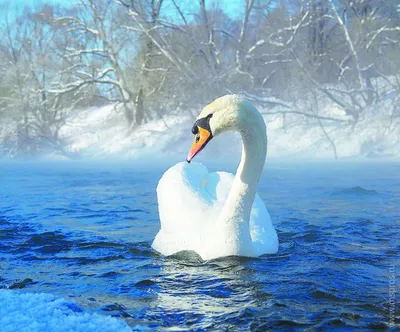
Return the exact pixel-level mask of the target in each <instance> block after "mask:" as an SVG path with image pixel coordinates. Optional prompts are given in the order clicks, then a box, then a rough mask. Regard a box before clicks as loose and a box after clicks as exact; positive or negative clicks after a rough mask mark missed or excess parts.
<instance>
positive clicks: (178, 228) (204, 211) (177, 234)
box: [152, 162, 220, 255]
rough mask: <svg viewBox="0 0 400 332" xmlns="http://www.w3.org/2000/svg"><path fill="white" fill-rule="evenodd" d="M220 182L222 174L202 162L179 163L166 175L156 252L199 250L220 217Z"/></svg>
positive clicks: (160, 186)
mask: <svg viewBox="0 0 400 332" xmlns="http://www.w3.org/2000/svg"><path fill="white" fill-rule="evenodd" d="M218 183H219V176H218V174H217V173H208V170H207V168H206V167H205V166H204V165H202V164H199V163H191V164H190V165H189V164H187V163H185V162H182V163H178V164H176V165H175V166H173V167H171V168H170V169H168V170H167V171H166V172H165V173H164V175H163V176H162V177H161V179H160V181H159V183H158V186H157V198H158V209H159V215H160V223H161V229H160V231H159V233H158V234H157V236H156V238H155V239H154V242H153V245H152V247H153V248H154V249H155V250H157V251H159V252H161V253H162V254H163V255H171V254H173V253H176V252H178V251H182V250H195V251H198V248H199V247H201V244H202V242H203V240H202V239H203V238H204V237H205V236H207V230H208V231H209V230H210V229H211V228H210V225H211V224H212V223H213V222H215V220H216V219H217V217H218V215H219V205H218V204H216V201H217V198H218V197H219V196H220V195H219V191H220V190H219V189H218V190H217V188H219V187H218ZM203 243H204V242H203Z"/></svg>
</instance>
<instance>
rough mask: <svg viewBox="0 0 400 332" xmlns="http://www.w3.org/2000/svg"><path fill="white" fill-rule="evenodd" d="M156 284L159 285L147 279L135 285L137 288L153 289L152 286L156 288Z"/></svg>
mask: <svg viewBox="0 0 400 332" xmlns="http://www.w3.org/2000/svg"><path fill="white" fill-rule="evenodd" d="M156 284H157V283H156V282H154V281H153V280H151V279H145V280H141V281H138V282H137V283H136V284H135V287H151V286H154V285H156Z"/></svg>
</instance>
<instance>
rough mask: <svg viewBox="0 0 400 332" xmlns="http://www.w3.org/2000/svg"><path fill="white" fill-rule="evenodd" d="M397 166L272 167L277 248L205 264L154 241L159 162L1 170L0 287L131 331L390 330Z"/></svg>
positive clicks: (267, 182) (269, 190)
mask: <svg viewBox="0 0 400 332" xmlns="http://www.w3.org/2000/svg"><path fill="white" fill-rule="evenodd" d="M399 166H400V165H399V164H380V163H370V164H364V163H359V164H348V163H335V164H314V165H290V164H269V165H268V166H267V168H266V170H265V172H264V174H263V176H262V179H261V181H260V185H259V194H260V196H261V197H262V199H263V200H264V202H265V203H266V205H267V207H268V209H269V212H270V214H271V217H272V220H273V221H274V224H275V226H276V229H277V232H278V235H279V239H280V249H279V252H278V253H277V254H275V255H266V256H263V257H260V258H252V259H249V258H237V257H228V258H224V259H218V260H213V261H209V262H202V261H200V260H199V259H197V258H196V257H195V256H193V255H187V257H186V256H185V255H178V256H176V257H170V258H166V257H162V256H160V255H158V254H157V253H156V252H154V251H153V250H152V249H151V242H152V240H153V238H154V236H155V234H156V232H157V231H158V228H159V219H158V212H157V199H156V194H155V188H156V185H157V182H158V179H159V178H160V176H161V175H162V173H163V171H164V170H165V168H164V167H159V169H157V168H155V169H148V168H145V167H142V168H141V169H139V168H135V167H134V166H132V165H129V164H123V165H116V164H115V165H101V164H100V163H99V164H97V165H81V164H62V163H51V164H35V163H25V164H3V165H1V168H0V288H11V289H14V290H15V292H46V293H52V294H55V295H57V296H61V297H64V298H72V299H73V300H74V301H76V302H77V303H78V305H79V306H80V307H81V308H83V309H84V310H88V311H91V312H97V313H102V314H104V315H113V316H117V317H121V319H124V320H125V321H126V322H127V323H128V324H129V325H130V326H131V327H132V329H133V330H139V329H143V330H146V329H148V330H154V329H158V330H164V329H168V328H171V329H172V330H174V329H179V328H181V329H183V330H204V329H211V330H232V329H238V330H239V329H244V330H249V329H250V330H254V331H265V330H275V329H279V328H281V329H309V330H313V329H314V328H323V329H327V328H329V327H341V328H345V327H347V328H348V329H349V330H351V329H353V328H364V329H385V328H387V327H388V324H389V320H390V317H391V316H390V313H389V304H388V298H389V274H390V271H391V270H390V269H392V270H393V265H395V269H396V272H397V280H399V279H398V272H399V266H398V264H399V258H398V257H399V252H400V249H399V242H398V240H399V234H400V232H399V230H400V167H399ZM398 282H399V281H398ZM397 297H398V294H397ZM395 310H396V312H395V314H396V315H397V319H398V315H399V311H398V308H395ZM392 316H393V315H392ZM397 323H398V320H397Z"/></svg>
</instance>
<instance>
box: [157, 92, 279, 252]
mask: <svg viewBox="0 0 400 332" xmlns="http://www.w3.org/2000/svg"><path fill="white" fill-rule="evenodd" d="M198 121H200V122H198ZM199 123H202V124H201V126H204V128H203V127H201V126H200V125H199ZM195 126H196V127H194V129H196V128H197V129H198V128H200V129H201V130H200V129H198V130H194V131H193V133H194V134H195V135H196V139H195V142H194V143H193V147H192V149H191V150H190V153H189V155H188V158H189V159H188V160H189V161H190V160H191V159H192V158H193V157H194V156H195V155H196V154H197V153H198V152H199V151H200V150H201V149H202V148H204V146H205V145H206V144H207V142H208V141H206V140H205V139H207V137H211V138H212V137H213V136H214V137H215V136H217V135H219V134H221V133H223V132H226V131H230V130H234V131H237V132H239V133H240V135H241V137H242V143H243V146H242V158H241V161H240V164H239V167H238V169H237V172H236V176H235V177H233V175H232V174H229V173H225V172H216V173H208V170H207V168H206V167H205V166H203V165H201V164H197V163H192V164H190V165H188V164H186V163H179V164H177V165H175V166H173V167H171V168H170V169H169V170H168V171H167V172H165V174H164V175H163V176H162V178H161V180H160V182H159V184H158V187H157V196H158V204H159V214H160V221H161V229H160V231H159V233H158V234H157V236H156V238H155V239H154V242H153V245H152V246H153V248H154V249H155V250H157V251H158V252H160V253H161V254H163V255H172V254H174V253H177V252H179V251H183V250H193V251H195V252H196V253H197V254H199V255H200V256H201V257H202V258H203V259H212V258H217V257H222V256H230V255H236V256H248V257H255V256H259V255H262V254H267V253H275V252H276V251H277V250H278V245H279V244H278V237H277V235H276V232H275V229H274V227H273V225H272V223H271V218H270V216H269V214H268V211H267V209H266V208H265V206H264V203H263V202H262V200H261V199H260V197H259V196H258V195H257V184H258V181H259V178H260V175H261V172H262V170H263V167H264V163H265V157H266V154H267V133H266V126H265V123H264V119H263V117H262V116H261V114H260V113H259V112H258V111H257V109H256V108H255V107H254V106H253V105H252V104H251V103H250V102H249V101H247V100H245V99H244V98H243V97H240V96H237V95H226V96H223V97H220V98H218V99H216V100H215V101H213V102H212V103H210V104H209V105H207V106H206V107H204V109H203V110H202V111H201V113H200V115H199V116H198V118H197V121H196V124H195ZM206 127H208V128H206ZM210 135H213V136H210Z"/></svg>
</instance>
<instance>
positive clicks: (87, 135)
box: [53, 99, 400, 161]
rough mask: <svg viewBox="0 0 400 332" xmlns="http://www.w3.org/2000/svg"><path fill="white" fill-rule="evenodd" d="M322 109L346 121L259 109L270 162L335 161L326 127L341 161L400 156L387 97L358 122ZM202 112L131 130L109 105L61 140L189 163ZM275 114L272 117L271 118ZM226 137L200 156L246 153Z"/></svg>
mask: <svg viewBox="0 0 400 332" xmlns="http://www.w3.org/2000/svg"><path fill="white" fill-rule="evenodd" d="M256 106H257V105H256ZM297 107H298V106H297ZM302 108H303V109H304V113H308V114H312V113H311V112H310V111H309V109H308V108H307V107H306V105H304V106H302V107H300V109H302ZM320 108H321V110H322V112H321V113H320V114H319V115H320V116H324V117H331V118H334V119H338V120H342V121H332V120H321V121H320V122H319V121H318V120H317V119H316V118H312V117H307V116H302V115H299V114H291V113H287V111H288V109H287V108H286V107H284V106H281V107H279V106H278V107H275V108H273V109H262V108H260V107H259V106H258V109H259V110H260V111H261V112H262V113H263V115H264V119H265V121H266V123H267V128H268V158H269V159H288V160H292V159H304V160H307V161H311V160H319V159H333V158H334V151H333V148H332V144H331V143H330V142H329V140H328V139H327V137H326V135H325V133H324V131H323V129H322V128H321V124H322V125H323V126H324V129H325V131H326V133H328V135H329V137H330V139H331V140H332V142H334V144H335V146H336V150H337V155H338V158H340V159H344V158H353V159H354V158H398V157H400V116H397V118H396V117H392V114H391V112H392V110H393V101H392V100H390V99H386V100H383V101H381V102H380V103H379V104H378V105H375V106H373V107H370V108H367V109H366V110H365V111H364V113H363V115H362V117H361V118H360V119H359V120H358V122H357V123H355V124H354V123H352V122H351V121H349V117H348V116H347V115H346V114H345V113H344V111H343V110H342V109H341V108H340V107H337V106H336V105H334V104H329V103H327V104H326V105H325V106H324V107H320ZM298 109H299V107H298ZM198 112H199V110H193V111H192V112H187V113H183V114H181V115H176V114H175V115H166V116H164V117H163V118H162V119H155V120H153V121H151V122H149V123H146V124H144V125H142V126H140V127H137V128H135V129H134V130H133V131H131V132H129V130H128V128H127V126H126V123H125V121H124V117H123V113H122V111H121V110H119V108H118V107H115V106H114V105H108V106H105V107H101V108H91V109H86V110H80V111H76V112H75V114H74V115H73V116H71V117H70V118H69V119H68V121H67V125H66V126H64V128H63V129H62V130H61V136H62V137H63V138H64V140H65V141H66V142H67V146H66V150H67V151H69V152H72V153H76V154H77V155H78V156H79V157H80V158H83V159H112V160H115V159H128V160H132V159H136V160H139V159H141V160H143V159H144V158H164V157H173V158H176V159H178V160H184V159H185V157H186V155H187V152H188V150H189V148H190V146H191V144H192V140H193V135H192V133H191V128H192V125H193V122H194V114H197V113H198ZM271 112H273V114H268V113H271ZM279 112H282V113H283V112H286V113H285V115H283V114H280V113H279ZM224 136H225V138H222V137H217V138H214V139H213V141H212V142H211V143H210V144H209V145H208V146H207V149H206V151H207V152H206V153H205V152H202V153H201V154H200V155H199V156H198V157H196V158H197V159H198V160H201V159H203V158H204V156H205V155H206V157H207V158H212V159H213V160H217V161H218V160H226V159H227V158H233V159H234V158H238V156H240V151H241V149H240V141H239V138H238V136H237V135H234V134H232V135H230V134H224ZM226 142H229V144H226ZM53 157H54V156H53Z"/></svg>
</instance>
